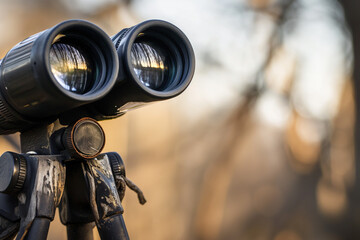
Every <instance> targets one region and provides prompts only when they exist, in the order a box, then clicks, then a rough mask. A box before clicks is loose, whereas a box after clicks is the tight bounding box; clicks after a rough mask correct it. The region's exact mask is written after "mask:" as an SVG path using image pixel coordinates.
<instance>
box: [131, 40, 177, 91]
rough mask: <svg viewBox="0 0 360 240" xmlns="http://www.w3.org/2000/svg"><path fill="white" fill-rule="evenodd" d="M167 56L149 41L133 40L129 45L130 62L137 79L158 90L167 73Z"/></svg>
mask: <svg viewBox="0 0 360 240" xmlns="http://www.w3.org/2000/svg"><path fill="white" fill-rule="evenodd" d="M169 61H170V58H169V56H168V55H167V54H166V53H165V52H164V51H162V49H161V48H160V47H158V46H156V45H155V44H153V43H151V42H135V43H134V44H133V45H132V47H131V63H132V65H133V67H134V71H135V74H136V75H137V77H138V78H139V80H140V81H141V82H142V83H143V84H144V85H145V86H146V87H148V88H151V89H154V90H158V89H159V88H161V87H162V86H163V84H164V82H165V81H167V78H168V75H169Z"/></svg>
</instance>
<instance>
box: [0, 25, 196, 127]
mask: <svg viewBox="0 0 360 240" xmlns="http://www.w3.org/2000/svg"><path fill="white" fill-rule="evenodd" d="M194 68H195V58H194V52H193V49H192V46H191V44H190V42H189V40H188V39H187V37H186V36H185V34H184V33H183V32H182V31H181V30H180V29H178V28H177V27H176V26H174V25H172V24H170V23H168V22H165V21H162V20H149V21H145V22H142V23H140V24H138V25H135V26H133V27H131V28H127V29H123V30H121V31H120V32H119V33H118V34H116V35H114V36H113V37H111V38H110V37H108V36H107V35H106V33H104V31H102V30H101V29H100V28H99V27H97V26H96V25H94V24H92V23H89V22H87V21H83V20H69V21H65V22H62V23H60V24H58V25H56V26H54V27H52V28H50V29H47V30H45V31H42V32H40V33H37V34H35V35H33V36H31V37H29V38H27V39H25V40H24V41H22V42H20V43H18V44H17V45H16V46H15V47H13V48H12V49H11V50H10V51H9V52H8V53H7V54H6V56H5V57H4V58H3V59H2V60H0V134H10V133H14V132H17V131H21V132H22V131H25V130H27V129H29V128H31V127H33V126H35V125H39V124H44V123H51V122H53V121H55V120H56V119H59V120H60V123H61V124H63V125H68V124H70V123H72V122H74V121H76V120H77V119H80V118H83V117H90V118H93V119H96V120H98V121H99V120H104V119H112V118H116V117H119V116H121V115H122V114H124V113H126V112H127V111H128V110H130V109H133V108H137V107H139V106H142V105H144V104H146V103H149V102H152V101H158V100H164V99H169V98H172V97H175V96H177V95H178V94H180V93H182V92H183V91H184V90H185V89H186V87H187V86H188V85H189V83H190V82H191V79H192V77H193V74H194Z"/></svg>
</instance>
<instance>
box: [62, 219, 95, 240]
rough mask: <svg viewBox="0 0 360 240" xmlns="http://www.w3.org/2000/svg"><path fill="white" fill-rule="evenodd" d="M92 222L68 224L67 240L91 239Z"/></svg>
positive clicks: (92, 237)
mask: <svg viewBox="0 0 360 240" xmlns="http://www.w3.org/2000/svg"><path fill="white" fill-rule="evenodd" d="M93 228H94V224H93V223H79V224H68V225H67V226H66V230H67V238H68V240H93V239H94V236H93Z"/></svg>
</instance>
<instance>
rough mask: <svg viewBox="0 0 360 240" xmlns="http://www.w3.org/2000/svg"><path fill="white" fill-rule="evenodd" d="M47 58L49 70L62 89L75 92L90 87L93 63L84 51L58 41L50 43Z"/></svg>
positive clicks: (82, 92)
mask: <svg viewBox="0 0 360 240" xmlns="http://www.w3.org/2000/svg"><path fill="white" fill-rule="evenodd" d="M49 58H50V67H51V72H52V73H53V75H54V77H55V79H56V81H57V82H58V83H59V84H60V85H61V86H62V87H63V88H64V89H66V90H68V91H71V92H74V93H77V94H84V93H86V92H88V91H89V90H90V89H91V87H92V82H93V74H92V73H93V64H92V62H91V60H90V58H89V57H88V56H87V55H86V54H85V52H84V51H82V50H81V49H79V48H77V47H76V46H72V45H70V44H67V43H62V42H61V41H60V42H55V43H53V44H52V46H51V48H50V56H49Z"/></svg>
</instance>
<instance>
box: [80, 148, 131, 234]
mask: <svg viewBox="0 0 360 240" xmlns="http://www.w3.org/2000/svg"><path fill="white" fill-rule="evenodd" d="M82 164H83V171H84V175H85V176H86V178H87V182H88V190H89V200H90V205H91V209H92V212H93V215H94V218H95V223H96V226H97V228H98V231H99V234H100V237H101V239H106V240H107V239H114V240H115V239H121V240H122V239H125V240H126V239H129V235H128V233H127V230H126V226H125V222H124V219H123V217H122V213H123V208H122V206H121V202H120V198H119V194H118V192H117V189H116V184H115V180H114V177H113V174H112V170H111V166H110V163H109V159H108V157H107V155H106V154H103V155H100V156H98V157H97V158H95V159H92V160H87V161H86V162H83V163H82Z"/></svg>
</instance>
